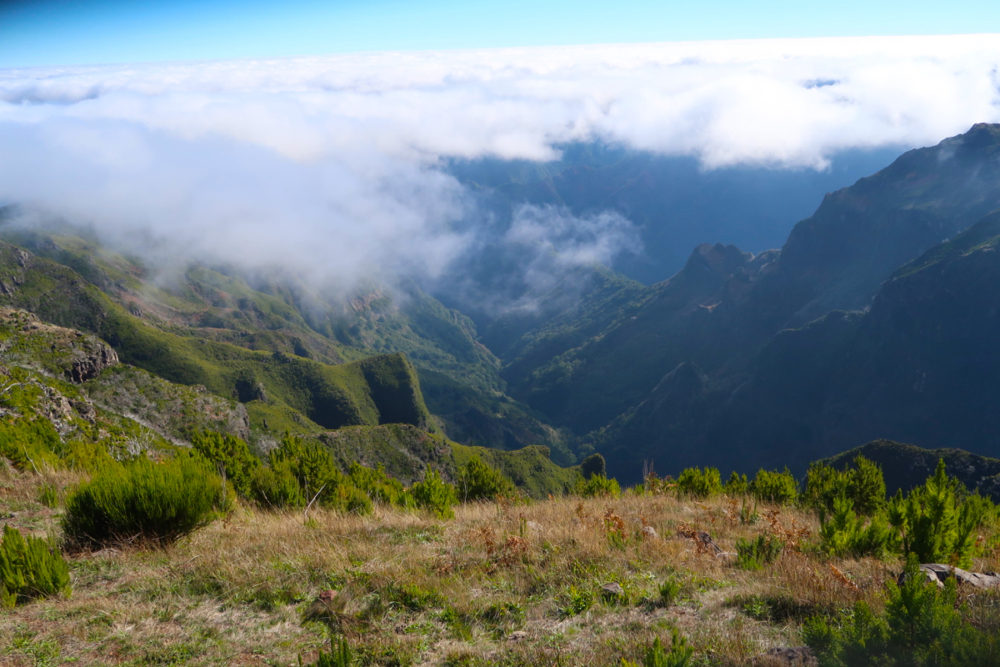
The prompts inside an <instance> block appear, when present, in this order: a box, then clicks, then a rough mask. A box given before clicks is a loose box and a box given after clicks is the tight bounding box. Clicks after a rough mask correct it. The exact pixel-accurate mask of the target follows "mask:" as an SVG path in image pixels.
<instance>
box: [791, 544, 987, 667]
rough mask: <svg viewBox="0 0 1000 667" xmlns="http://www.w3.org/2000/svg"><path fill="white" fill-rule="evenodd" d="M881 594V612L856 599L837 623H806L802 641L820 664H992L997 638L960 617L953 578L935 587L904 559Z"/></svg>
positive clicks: (813, 620) (818, 620)
mask: <svg viewBox="0 0 1000 667" xmlns="http://www.w3.org/2000/svg"><path fill="white" fill-rule="evenodd" d="M886 593H887V600H886V605H885V612H884V614H881V615H879V614H876V613H874V612H873V611H872V610H871V608H870V607H869V606H868V605H866V604H865V603H863V602H859V603H857V604H856V605H855V606H854V609H853V610H852V612H851V613H850V614H849V615H847V616H846V618H844V619H842V620H841V622H839V623H837V622H832V623H831V621H830V620H828V619H826V618H823V617H813V618H811V619H809V620H808V621H806V623H805V625H804V626H803V636H804V639H805V642H806V644H808V645H809V646H810V647H811V648H812V650H813V652H814V653H815V654H816V655H817V657H818V658H819V661H820V664H821V665H845V666H846V665H955V666H958V665H993V664H998V660H1000V642H998V641H997V638H996V635H995V634H994V633H993V632H990V631H988V630H986V629H980V628H977V627H976V626H975V625H973V624H971V623H969V622H968V621H967V620H966V619H963V617H962V611H963V609H964V607H958V606H956V602H957V591H956V587H955V580H954V579H953V578H952V579H949V580H948V581H947V582H946V585H945V587H944V588H943V589H939V588H938V587H937V586H936V585H935V584H933V583H930V582H928V581H927V579H926V577H924V576H922V574H921V573H920V571H919V569H918V566H917V561H916V560H915V559H913V558H910V559H909V560H908V562H907V566H906V572H905V576H904V581H903V584H902V585H899V586H897V585H896V583H895V582H890V583H889V584H887V586H886Z"/></svg>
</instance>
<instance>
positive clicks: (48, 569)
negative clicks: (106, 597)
mask: <svg viewBox="0 0 1000 667" xmlns="http://www.w3.org/2000/svg"><path fill="white" fill-rule="evenodd" d="M68 591H69V566H68V565H67V564H66V560H65V559H64V558H63V556H62V554H61V553H60V552H59V550H58V549H57V548H56V546H55V545H54V544H52V543H51V542H50V541H48V540H43V539H41V538H38V537H34V536H31V535H29V536H27V537H24V536H22V535H21V533H20V531H18V530H17V529H16V528H12V527H11V526H4V529H3V539H2V540H0V607H13V606H14V605H17V604H21V603H23V602H26V601H28V600H30V599H32V598H37V597H46V596H49V595H57V594H59V593H64V592H68Z"/></svg>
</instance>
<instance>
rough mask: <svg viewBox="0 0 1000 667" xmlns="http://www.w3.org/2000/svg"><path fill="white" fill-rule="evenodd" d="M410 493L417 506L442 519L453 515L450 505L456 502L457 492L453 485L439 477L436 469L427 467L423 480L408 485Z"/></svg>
mask: <svg viewBox="0 0 1000 667" xmlns="http://www.w3.org/2000/svg"><path fill="white" fill-rule="evenodd" d="M410 493H411V494H412V495H413V500H414V501H415V502H416V504H417V507H421V508H423V509H426V510H430V511H431V512H433V513H434V514H435V515H436V516H438V517H441V518H442V519H449V518H451V517H453V516H455V511H454V510H453V509H452V507H453V506H454V505H455V504H456V503H458V494H457V492H456V490H455V487H454V486H453V485H451V484H449V483H447V482H445V481H444V480H443V479H441V475H439V474H438V472H437V471H436V470H434V469H432V468H428V469H427V471H426V472H425V473H424V478H423V480H421V481H419V482H417V483H415V484H414V485H413V486H411V487H410Z"/></svg>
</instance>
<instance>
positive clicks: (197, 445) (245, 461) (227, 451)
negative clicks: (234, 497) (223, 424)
mask: <svg viewBox="0 0 1000 667" xmlns="http://www.w3.org/2000/svg"><path fill="white" fill-rule="evenodd" d="M191 445H192V446H193V447H194V449H195V450H196V451H197V452H199V453H200V454H201V455H202V456H204V457H205V458H206V459H208V460H209V461H211V462H212V463H213V464H214V465H215V466H216V469H217V470H218V471H219V472H220V474H222V475H225V478H226V480H228V481H229V482H230V483H231V484H232V485H233V488H234V489H235V490H236V493H238V494H240V496H242V497H243V498H250V497H252V495H253V489H252V484H253V477H254V474H255V473H256V471H257V469H258V468H260V467H261V462H260V459H258V458H257V457H256V456H254V455H253V452H251V451H250V446H249V445H247V443H246V442H244V441H243V440H242V439H240V438H237V437H236V436H234V435H229V434H224V433H216V432H214V431H205V432H202V433H196V434H195V435H194V437H192V438H191Z"/></svg>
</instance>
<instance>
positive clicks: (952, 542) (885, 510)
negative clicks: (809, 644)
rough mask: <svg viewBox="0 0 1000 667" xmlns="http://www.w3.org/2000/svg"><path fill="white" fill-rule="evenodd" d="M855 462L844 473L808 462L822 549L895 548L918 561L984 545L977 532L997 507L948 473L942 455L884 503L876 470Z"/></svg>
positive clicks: (966, 553) (879, 551)
mask: <svg viewBox="0 0 1000 667" xmlns="http://www.w3.org/2000/svg"><path fill="white" fill-rule="evenodd" d="M857 462H858V466H857V468H855V469H854V470H848V471H843V472H841V471H836V470H833V469H832V468H830V467H829V466H825V465H822V464H817V465H814V466H813V467H811V468H810V471H809V482H808V483H807V499H808V500H807V504H808V505H809V506H811V507H813V508H815V509H816V511H817V513H818V514H819V517H820V544H821V547H822V548H823V549H824V550H825V551H826V552H828V553H830V554H834V555H839V556H845V555H852V556H877V557H882V556H885V555H887V554H891V553H898V554H902V555H904V556H909V555H913V556H914V557H916V558H917V559H919V561H920V562H922V563H930V562H941V563H953V564H957V565H968V564H969V562H970V561H971V559H972V558H973V557H974V556H975V555H977V554H978V553H979V552H980V551H981V550H982V548H983V546H984V545H983V544H981V543H980V542H979V541H978V539H977V538H978V536H979V534H980V531H981V530H982V529H983V528H984V527H986V526H988V525H990V524H992V523H994V522H995V521H996V517H997V508H996V507H995V506H994V505H993V503H992V502H990V501H989V500H988V499H985V498H983V497H981V496H979V495H974V494H969V493H968V491H967V490H966V489H965V486H964V485H963V484H962V483H961V482H959V481H958V479H956V478H954V477H949V476H948V474H947V473H946V472H945V463H944V460H940V461H938V465H937V469H936V470H935V472H934V474H933V475H932V476H931V477H929V478H927V480H926V481H925V482H924V484H923V485H922V486H919V487H917V488H915V489H913V490H912V491H910V492H909V493H908V494H906V495H904V494H903V492H902V491H901V490H900V491H897V492H896V495H895V496H894V497H893V498H892V499H891V500H890V501H889V502H888V504H886V502H885V500H884V489H885V484H884V482H882V479H881V477H882V475H881V470H880V469H879V468H878V467H877V466H875V465H874V464H871V463H870V462H868V461H867V460H865V459H863V458H861V457H859V458H858V460H857ZM858 480H860V483H859V481H858ZM858 508H860V509H861V510H862V511H864V510H867V512H868V515H869V516H867V517H866V516H865V515H864V514H862V512H861V511H859V510H858Z"/></svg>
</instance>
